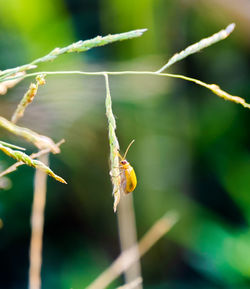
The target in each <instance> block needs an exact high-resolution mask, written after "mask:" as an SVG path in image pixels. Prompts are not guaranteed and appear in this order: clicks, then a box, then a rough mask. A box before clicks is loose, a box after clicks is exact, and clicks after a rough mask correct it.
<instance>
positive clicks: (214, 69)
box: [0, 0, 250, 289]
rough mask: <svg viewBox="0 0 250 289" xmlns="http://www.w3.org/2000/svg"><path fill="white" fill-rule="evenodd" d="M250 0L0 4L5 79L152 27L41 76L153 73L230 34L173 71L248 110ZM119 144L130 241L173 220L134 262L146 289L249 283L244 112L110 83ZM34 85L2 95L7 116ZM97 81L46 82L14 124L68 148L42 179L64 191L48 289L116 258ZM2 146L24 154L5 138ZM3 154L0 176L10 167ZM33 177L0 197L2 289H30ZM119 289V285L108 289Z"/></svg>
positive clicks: (59, 195)
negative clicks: (129, 190)
mask: <svg viewBox="0 0 250 289" xmlns="http://www.w3.org/2000/svg"><path fill="white" fill-rule="evenodd" d="M249 15H250V2H249V1H247V0H238V1H233V0H228V1H225V0H224V1H223V0H210V1H206V0H199V1H198V0H190V1H185V0H182V1H176V0H168V1H163V0H159V1H154V0H144V1H132V0H127V1H115V0H107V1H104V0H99V1H98V0H92V1H91V0H85V1H83V0H82V1H80V0H53V1H51V0H43V1H42V0H37V1H31V0H22V1H18V0H9V1H4V0H1V1H0V69H6V68H11V67H15V66H17V65H20V64H24V63H27V62H30V61H31V60H33V59H35V58H38V57H40V56H42V55H45V54H46V53H47V52H49V51H50V50H52V49H53V48H55V47H58V46H59V47H63V46H66V45H68V44H70V43H72V42H74V41H77V40H79V39H83V40H85V39H89V38H92V37H94V36H96V35H106V34H109V33H119V32H125V31H129V30H133V29H137V28H148V32H146V33H145V34H144V35H143V36H142V37H140V38H137V39H133V40H128V41H124V42H119V43H114V44H112V45H108V46H105V47H101V48H96V49H93V50H91V51H89V52H86V53H82V54H69V55H64V56H61V57H60V58H58V59H57V60H56V61H54V62H52V63H46V64H43V65H41V66H40V69H39V70H77V69H79V70H84V71H98V70H152V71H154V70H157V69H158V68H159V67H161V66H162V65H163V64H164V63H165V62H166V60H167V59H168V58H169V57H170V56H172V54H174V53H175V52H177V51H180V50H182V49H183V48H185V47H186V46H187V45H189V44H191V43H194V42H196V41H198V40H200V39H201V38H203V37H206V36H209V35H211V34H213V33H215V32H217V31H219V30H220V29H222V28H224V27H226V26H227V25H228V24H229V23H231V22H235V23H236V31H235V32H234V33H233V34H232V36H230V37H229V38H228V39H227V40H225V41H222V42H220V43H218V44H216V45H214V46H212V47H210V48H207V49H206V50H204V51H202V52H200V53H197V54H195V55H193V56H190V57H188V58H187V59H185V60H184V61H182V62H180V63H178V64H176V65H175V66H174V67H173V68H171V70H170V71H171V72H175V73H181V74H185V75H187V76H190V77H194V78H198V79H200V80H203V81H205V82H207V83H217V84H219V85H220V86H221V87H222V88H223V89H225V90H227V91H228V92H229V93H231V94H235V95H239V96H242V97H245V98H246V99H247V100H248V102H249V101H250V97H249V95H250V85H249V78H250V66H249V63H250V53H249V51H250V49H249V48H250V41H249V39H250V32H249V25H250V16H249ZM110 80H111V95H112V98H113V110H114V113H115V115H116V118H117V119H116V120H117V125H118V130H117V134H118V137H119V140H120V145H121V148H122V150H123V151H124V150H125V148H126V146H127V145H128V143H129V142H130V141H131V140H132V139H136V142H135V144H134V145H133V147H132V148H131V150H130V152H129V155H128V160H129V161H130V162H131V163H132V165H133V166H134V168H135V170H136V173H137V176H138V187H137V188H136V190H135V192H134V203H135V212H136V218H137V227H138V236H139V238H140V237H141V236H142V235H143V234H144V232H146V231H147V230H148V228H149V227H150V226H151V225H152V224H153V223H154V222H155V221H156V220H157V219H158V218H160V217H161V216H162V215H163V214H164V213H165V212H166V211H167V210H170V209H176V210H178V211H179V213H180V215H181V219H180V222H179V223H178V224H177V225H176V227H175V228H174V229H173V230H172V231H171V232H170V233H169V234H168V235H167V236H166V237H164V238H163V239H162V240H161V241H160V242H159V243H157V245H156V246H155V247H154V248H153V249H152V250H151V251H150V252H149V253H148V254H147V255H146V256H145V257H144V258H143V259H142V274H143V279H144V286H145V288H156V289H157V288H159V289H160V288H161V289H162V288H169V289H170V288H171V289H177V288H178V289H191V288H203V289H211V288H225V289H231V288H237V289H245V288H249V286H250V228H249V222H250V177H249V173H250V149H249V145H250V137H249V126H248V123H249V121H250V111H248V110H246V109H244V108H243V107H241V106H239V105H236V104H233V103H229V102H225V101H224V100H222V99H219V98H218V97H217V96H215V95H213V94H212V93H211V92H210V91H208V90H206V89H204V88H202V87H198V86H195V85H194V84H192V83H187V82H184V81H181V80H173V79H168V78H157V77H152V76H119V77H118V76H114V77H111V78H110ZM30 81H31V80H30V79H26V80H24V81H22V82H21V83H19V84H18V85H17V86H16V87H15V88H13V89H11V90H9V92H8V94H7V95H4V96H1V98H0V114H1V115H3V116H5V117H7V118H10V116H11V115H12V113H13V111H14V109H15V107H16V105H17V103H18V101H19V100H20V98H21V97H22V95H23V94H24V92H25V91H26V89H27V87H28V85H29V83H30ZM104 98H105V87H104V80H103V78H102V77H82V76H51V77H47V84H46V86H45V87H41V88H40V89H39V92H38V95H37V97H36V99H35V101H34V103H33V104H32V105H31V106H30V107H29V108H28V109H27V111H26V114H25V116H24V118H23V119H22V120H21V121H20V125H23V126H27V127H29V128H31V129H34V130H35V131H37V132H39V133H42V134H45V135H48V136H50V137H52V138H53V139H54V140H55V141H58V140H60V139H61V138H65V139H66V143H65V144H64V145H63V146H62V152H61V154H60V155H57V156H51V165H50V166H51V168H52V169H53V170H54V171H55V172H56V173H58V174H59V175H61V176H62V177H64V178H65V179H66V180H67V182H68V185H67V186H65V185H62V184H60V183H57V182H55V181H54V180H53V179H51V178H50V179H49V180H48V193H47V204H46V216H45V232H44V249H43V268H42V283H43V288H44V289H50V288H57V289H68V288H74V289H77V288H85V286H86V285H87V284H89V283H90V282H91V281H92V280H94V279H95V277H96V276H97V275H98V274H99V273H101V272H102V271H103V270H104V269H105V268H106V267H107V266H108V265H109V264H110V263H111V262H112V260H114V259H115V257H116V256H117V255H118V254H119V252H120V249H119V238H118V230H117V220H116V216H115V215H114V213H113V211H112V202H113V200H112V195H111V192H112V187H111V183H110V179H109V164H108V154H109V148H108V138H107V120H106V117H105V107H104ZM0 132H1V134H2V136H1V139H3V140H6V141H9V142H13V143H15V144H19V145H22V146H25V147H28V152H30V153H31V152H32V151H34V148H33V147H32V146H30V145H29V144H26V143H24V142H23V141H22V140H21V139H18V138H16V137H14V136H12V135H10V134H9V133H6V132H5V131H4V130H3V129H1V131H0ZM12 163H13V162H12V160H10V159H9V158H8V157H5V156H4V155H3V154H2V153H1V168H2V169H3V168H5V167H7V166H8V165H10V164H12ZM33 176H34V170H33V169H32V168H26V167H24V166H23V167H21V168H19V169H18V171H17V172H15V173H12V174H11V175H9V188H8V189H7V188H6V189H3V190H1V191H0V218H1V219H2V221H3V223H4V226H3V228H2V229H1V230H0V256H1V257H0V260H1V261H0V288H3V289H23V288H27V282H28V266H29V264H28V252H29V241H30V213H31V204H32V194H33V191H32V190H33ZM120 284H122V279H121V278H120V279H118V280H117V281H116V282H115V283H113V284H112V285H111V286H110V288H115V287H116V286H118V285H120Z"/></svg>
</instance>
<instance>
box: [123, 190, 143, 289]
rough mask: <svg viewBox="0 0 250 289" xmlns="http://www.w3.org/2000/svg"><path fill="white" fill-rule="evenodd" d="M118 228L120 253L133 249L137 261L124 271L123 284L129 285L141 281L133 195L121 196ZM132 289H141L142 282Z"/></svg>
mask: <svg viewBox="0 0 250 289" xmlns="http://www.w3.org/2000/svg"><path fill="white" fill-rule="evenodd" d="M118 228H119V237H120V246H121V252H125V251H127V250H128V249H130V248H132V247H134V248H135V250H134V254H135V256H137V260H136V261H135V262H134V264H132V265H131V266H130V267H129V268H127V269H126V270H125V271H124V277H125V284H130V283H132V282H133V281H134V280H136V279H138V278H139V279H141V280H142V277H141V263H140V258H139V251H138V245H137V232H136V231H137V230H136V220H135V210H134V204H133V193H130V194H129V195H128V196H124V194H122V196H121V201H120V204H119V208H118ZM134 288H137V289H141V288H142V281H141V282H140V283H138V284H137V285H135V287H134Z"/></svg>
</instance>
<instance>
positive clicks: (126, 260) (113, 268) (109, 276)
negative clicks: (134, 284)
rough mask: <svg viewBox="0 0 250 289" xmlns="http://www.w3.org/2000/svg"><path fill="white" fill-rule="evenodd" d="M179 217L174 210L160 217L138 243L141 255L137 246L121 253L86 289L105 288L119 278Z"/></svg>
mask: <svg viewBox="0 0 250 289" xmlns="http://www.w3.org/2000/svg"><path fill="white" fill-rule="evenodd" d="M178 219H179V215H178V213H177V212H175V211H172V212H169V213H167V214H165V215H164V216H163V217H162V218H160V219H159V220H158V221H157V222H156V223H155V224H154V225H153V226H152V227H151V228H150V229H149V230H148V232H147V233H146V234H145V235H144V236H143V237H142V239H141V240H140V241H139V243H138V249H139V256H138V255H137V254H135V252H137V246H136V248H135V247H132V248H130V249H128V250H126V251H125V252H123V253H122V254H121V255H119V256H118V258H117V259H116V260H115V261H114V262H113V263H112V264H111V265H110V266H109V267H108V268H107V269H106V270H105V271H104V272H103V273H102V274H101V275H99V276H98V277H97V278H96V279H95V280H94V281H93V282H92V283H91V284H90V285H89V286H88V287H87V288H86V289H104V288H106V287H107V286H108V285H110V284H111V283H112V282H113V281H114V280H115V279H116V278H118V277H119V276H120V275H121V274H122V273H123V272H124V270H126V269H127V268H129V267H130V266H131V265H132V264H133V263H134V262H135V261H136V260H137V259H138V258H141V257H142V256H143V255H144V254H145V253H146V252H147V251H148V250H150V249H151V247H152V246H153V245H155V243H156V242H157V241H159V239H161V238H162V237H163V236H164V235H165V234H166V233H167V232H168V231H170V230H171V229H172V227H173V226H174V225H175V224H176V222H177V221H178Z"/></svg>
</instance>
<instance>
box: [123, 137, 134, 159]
mask: <svg viewBox="0 0 250 289" xmlns="http://www.w3.org/2000/svg"><path fill="white" fill-rule="evenodd" d="M134 141H135V140H134V139H133V140H132V141H131V143H130V144H129V145H128V147H127V149H126V151H125V154H124V156H123V158H122V160H125V158H126V155H127V153H128V150H129V149H130V147H131V146H132V144H133V143H134Z"/></svg>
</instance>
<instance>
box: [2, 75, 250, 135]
mask: <svg viewBox="0 0 250 289" xmlns="http://www.w3.org/2000/svg"><path fill="white" fill-rule="evenodd" d="M41 73H42V74H46V75H47V76H48V75H67V74H79V75H86V76H87V75H96V76H99V75H101V76H103V75H110V76H119V75H152V76H161V77H171V78H178V79H183V80H186V81H190V82H193V83H195V84H197V85H200V86H203V87H205V88H207V89H209V90H210V91H212V92H213V93H214V94H216V95H217V96H219V97H221V98H223V99H224V100H228V101H232V102H235V103H237V104H241V105H242V106H243V107H245V108H248V109H249V108H250V104H249V103H247V102H246V101H245V99H244V98H242V97H239V96H236V95H231V94H229V93H227V92H226V91H224V90H222V89H221V88H220V87H219V86H218V85H217V84H208V83H205V82H203V81H201V80H198V79H195V78H192V77H188V76H185V75H181V74H174V73H159V72H154V71H129V70H128V71H98V72H87V71H78V70H74V71H44V72H38V73H36V72H35V73H30V74H26V75H25V76H23V77H24V78H26V77H32V76H35V75H39V74H41ZM0 126H3V127H5V128H6V129H8V127H7V126H6V125H5V124H4V123H1V118H0ZM13 133H15V132H13Z"/></svg>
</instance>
